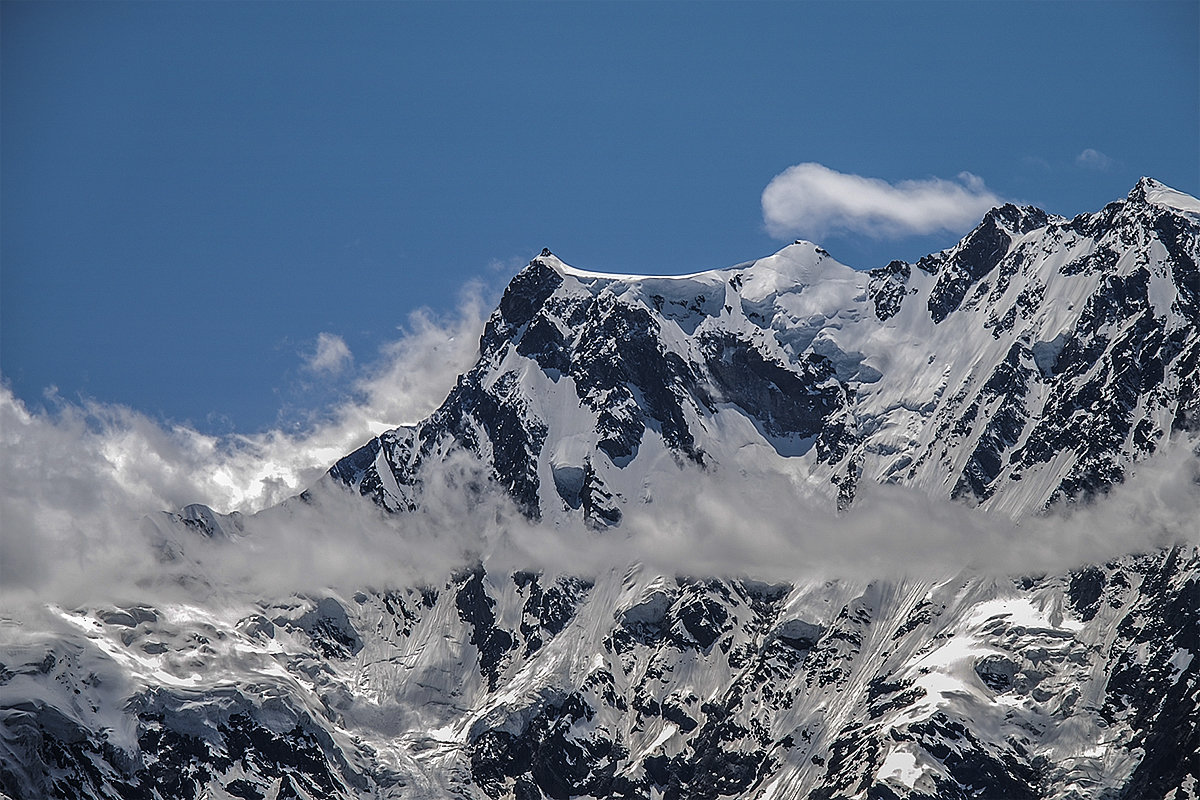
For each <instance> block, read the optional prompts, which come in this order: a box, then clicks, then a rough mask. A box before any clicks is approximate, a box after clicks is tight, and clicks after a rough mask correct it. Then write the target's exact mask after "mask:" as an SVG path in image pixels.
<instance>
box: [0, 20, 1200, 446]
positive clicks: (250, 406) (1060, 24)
mask: <svg viewBox="0 0 1200 800" xmlns="http://www.w3.org/2000/svg"><path fill="white" fill-rule="evenodd" d="M0 14H2V15H3V18H2V20H0V23H2V37H3V38H2V41H0V59H2V63H0V75H2V82H3V83H2V86H0V102H2V109H0V126H2V130H0V134H2V135H0V184H2V186H0V191H2V194H0V375H2V377H3V380H4V381H5V382H6V383H7V384H8V386H9V387H11V390H12V392H13V393H14V394H15V395H16V397H17V398H19V399H21V400H22V401H24V402H25V403H26V404H27V405H29V406H30V407H31V408H34V409H37V408H41V407H42V406H43V405H44V404H45V403H46V402H47V401H45V399H44V397H45V392H46V391H47V389H48V388H49V387H56V389H57V393H58V395H59V396H60V397H61V398H64V399H66V400H67V401H70V402H78V401H79V400H80V399H81V398H90V399H94V400H97V401H99V402H101V403H106V404H122V405H126V406H129V407H131V408H133V409H136V410H138V411H140V412H142V413H144V414H146V415H148V416H149V417H150V418H152V419H156V420H160V421H164V422H178V423H186V424H188V425H191V426H193V427H195V428H196V429H198V430H201V431H212V432H218V433H228V432H230V431H245V432H252V431H262V430H266V429H269V428H273V427H276V426H284V427H287V426H289V425H296V424H298V423H300V422H301V421H302V420H304V419H305V418H306V417H305V415H306V413H307V412H310V411H314V410H315V411H319V410H321V409H322V408H324V407H327V406H329V405H331V404H336V403H337V402H339V398H340V397H341V395H342V394H344V393H345V392H348V391H349V390H350V388H351V387H352V386H353V384H354V380H355V379H356V376H358V375H361V374H362V373H364V372H367V371H370V370H372V369H378V368H379V364H380V362H381V360H383V359H384V356H382V355H381V348H382V347H384V346H385V345H386V344H387V343H389V342H392V341H394V340H396V339H397V338H398V337H400V336H401V335H402V334H401V332H400V331H397V326H399V325H405V324H407V320H408V319H409V314H410V313H411V312H412V311H413V310H414V309H417V308H420V307H428V308H430V309H432V310H433V312H434V313H435V314H440V313H450V312H452V311H453V309H454V308H455V307H456V304H457V303H458V302H459V301H460V297H461V292H462V289H463V287H464V285H465V284H467V283H468V282H469V281H472V280H475V281H481V282H482V283H483V286H484V290H483V291H484V294H485V296H489V297H492V298H494V297H495V296H496V293H498V291H499V289H500V288H501V287H502V286H503V284H504V282H505V281H506V280H507V278H508V277H510V276H511V275H512V274H513V273H514V272H515V271H516V269H518V268H519V267H520V266H521V265H522V264H524V263H525V262H526V261H528V259H529V258H530V257H531V256H533V255H534V254H536V253H537V252H538V251H539V250H540V249H541V248H542V247H543V246H549V247H550V248H551V249H553V250H554V251H555V252H556V253H557V254H558V255H559V256H560V257H562V258H563V259H564V260H565V261H567V262H568V263H571V264H574V265H576V266H580V267H584V268H589V269H598V270H613V271H621V272H656V273H672V272H676V273H677V272H691V271H695V270H699V269H707V268H712V267H722V266H728V265H731V264H734V263H737V262H740V261H745V260H748V259H751V258H755V257H758V256H762V255H766V254H768V253H771V252H773V251H775V250H777V249H778V248H779V247H780V246H782V245H783V244H784V243H786V241H787V239H790V238H792V236H793V235H806V236H807V238H814V239H817V240H818V241H820V242H821V243H822V244H824V245H825V246H826V247H827V248H828V249H829V250H830V251H831V252H832V253H833V255H834V256H835V257H837V258H839V260H841V261H843V262H845V263H848V264H850V265H852V266H857V267H872V266H878V265H880V264H883V263H886V262H887V261H888V260H890V259H891V258H905V259H909V260H913V259H915V258H917V257H919V256H920V255H922V254H924V253H926V252H929V251H932V250H937V249H940V248H942V247H945V246H947V245H949V244H951V243H952V242H954V241H956V240H957V238H958V237H959V236H960V235H961V234H962V233H963V232H965V230H966V229H968V228H969V227H971V223H970V222H964V221H963V219H960V218H958V217H954V218H949V217H947V218H945V219H932V220H931V221H930V222H931V225H926V226H924V227H920V226H917V225H914V224H911V223H904V224H894V225H889V224H881V223H880V222H879V220H874V221H862V220H860V221H858V222H856V221H854V220H841V221H840V222H839V217H838V213H839V209H838V208H836V207H834V208H829V207H823V208H822V209H818V210H817V211H813V210H812V209H808V210H806V211H804V212H803V213H800V212H799V211H797V210H796V207H795V205H794V203H793V205H790V206H787V207H786V208H785V211H784V212H781V213H783V216H784V219H783V222H779V220H776V221H775V224H769V223H770V222H771V220H770V219H767V218H764V206H763V198H764V190H765V189H767V187H768V185H771V184H772V181H773V180H775V179H776V176H780V175H785V174H786V175H788V176H790V177H789V180H790V181H791V182H790V183H788V182H786V181H785V182H784V183H780V184H776V185H777V186H783V187H784V188H786V189H788V191H790V192H792V195H791V200H792V201H795V200H796V192H812V191H815V190H816V189H819V188H821V187H822V186H824V185H826V184H828V185H830V186H833V188H835V189H837V188H838V187H840V186H846V185H849V184H846V183H845V181H847V180H851V179H850V178H848V177H846V176H862V177H864V178H870V179H877V180H879V181H884V182H886V183H888V184H893V185H900V186H901V189H902V190H905V188H904V187H908V189H914V188H915V189H919V188H921V187H926V188H929V187H933V189H936V190H937V191H943V190H947V189H953V188H955V187H957V190H958V191H959V192H960V194H961V193H965V196H966V197H967V200H968V201H969V202H966V203H965V204H963V207H964V208H966V209H967V210H970V211H975V210H976V209H975V206H976V205H979V204H980V203H984V204H985V205H986V203H985V201H987V200H989V199H992V198H995V199H1003V200H1009V199H1012V200H1017V201H1021V202H1028V203H1033V204H1036V205H1039V206H1041V207H1043V208H1045V209H1047V210H1049V211H1052V212H1056V213H1060V214H1065V215H1071V214H1075V213H1079V212H1083V211H1092V210H1095V209H1098V208H1100V207H1101V206H1103V205H1104V204H1105V203H1106V202H1108V201H1110V200H1113V199H1116V198H1118V197H1121V196H1123V195H1124V194H1125V193H1126V192H1128V190H1129V189H1130V188H1131V187H1132V185H1133V184H1134V182H1135V181H1136V180H1137V178H1138V177H1140V176H1142V175H1151V176H1153V177H1156V178H1158V179H1160V180H1162V181H1164V182H1166V183H1168V184H1170V185H1172V186H1174V187H1175V188H1178V189H1180V190H1183V191H1186V192H1188V193H1191V194H1197V193H1200V142H1198V137H1200V133H1198V131H1200V66H1198V65H1200V52H1198V45H1200V33H1198V31H1200V4H1198V3H1196V2H1185V3H1171V2H1153V3H1149V2H1147V3H1142V2H1138V3H1106V2H1091V3H1074V2H1058V3H1021V2H1003V3H989V2H980V3H945V2H937V3H928V4H925V3H909V2H899V3H886V4H877V3H870V2H853V3H778V4H777V3H766V2H763V3H687V4H676V3H666V2H662V3H618V4H608V3H603V4H602V3H553V4H552V3H539V4H524V3H497V4H474V3H453V4H449V3H337V4H325V3H318V2H309V3H303V4H282V3H238V2H229V3H199V4H190V3H167V4H149V3H132V4H127V3H109V2H97V3H86V4H74V3H66V2H61V3H18V2H4V3H3V4H2V5H0ZM796 165H810V166H808V167H805V168H803V169H802V170H800V171H799V172H796V171H792V172H787V171H788V170H789V168H792V167H795V166H796ZM816 165H820V166H819V167H818V166H816ZM822 170H824V171H822ZM964 173H966V174H964ZM831 176H832V177H831ZM839 176H840V177H839ZM934 179H937V180H938V181H940V183H935V182H933V181H934ZM782 180H783V179H781V181H782ZM797 180H798V181H799V182H798V183H797V182H796V181H797ZM821 181H825V182H826V184H822V183H821ZM829 181H832V183H829ZM839 181H841V183H839ZM905 181H917V182H924V183H919V184H916V185H912V184H903V182H905ZM874 185H875V186H877V187H878V186H879V185H878V184H874ZM906 197H907V195H906ZM817 212H820V213H817ZM789 214H790V215H791V216H788V215H789ZM930 214H933V215H934V216H935V217H936V214H937V212H936V211H930ZM952 216H953V215H952ZM977 217H978V214H974V216H973V218H977ZM931 226H932V227H931ZM806 228H807V229H806ZM918 228H920V230H919V231H918ZM49 405H50V406H53V405H54V403H53V402H51V403H50V404H49Z"/></svg>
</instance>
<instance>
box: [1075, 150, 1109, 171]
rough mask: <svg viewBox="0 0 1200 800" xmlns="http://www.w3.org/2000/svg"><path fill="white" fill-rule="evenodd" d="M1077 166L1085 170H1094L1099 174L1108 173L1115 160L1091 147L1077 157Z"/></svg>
mask: <svg viewBox="0 0 1200 800" xmlns="http://www.w3.org/2000/svg"><path fill="white" fill-rule="evenodd" d="M1075 164H1076V165H1077V166H1080V167H1083V168H1084V169H1094V170H1097V171H1099V172H1106V171H1107V170H1108V169H1109V168H1110V167H1111V166H1112V165H1113V160H1112V159H1111V158H1109V157H1108V156H1106V155H1104V153H1101V152H1100V151H1099V150H1094V149H1092V148H1091V147H1089V148H1087V149H1086V150H1084V151H1083V152H1082V153H1080V154H1079V155H1077V156H1075Z"/></svg>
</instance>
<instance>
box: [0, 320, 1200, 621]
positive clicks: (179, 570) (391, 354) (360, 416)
mask: <svg viewBox="0 0 1200 800" xmlns="http://www.w3.org/2000/svg"><path fill="white" fill-rule="evenodd" d="M483 308H484V306H483V304H482V303H481V302H480V301H479V299H478V298H477V297H471V298H468V300H467V302H466V303H465V304H464V306H463V308H462V309H461V311H460V313H459V314H458V315H457V316H455V317H453V318H451V319H449V320H444V321H441V322H438V321H436V320H434V319H432V318H430V317H428V316H420V315H418V316H416V317H414V318H413V319H412V320H411V321H410V324H409V327H408V334H407V336H405V338H403V339H402V340H400V341H399V342H397V343H396V344H395V345H393V346H392V347H391V348H389V350H388V358H387V360H386V363H385V364H384V365H383V366H382V367H381V368H380V369H378V370H377V371H376V372H374V373H373V374H371V375H369V376H368V377H366V378H364V379H363V380H362V381H360V384H359V386H358V389H359V392H358V399H357V400H356V401H355V402H352V403H348V404H347V405H346V406H345V407H343V408H340V409H337V411H336V413H335V414H333V415H332V416H331V417H330V419H329V421H328V422H327V423H325V424H324V425H322V426H318V427H316V428H314V429H313V430H312V431H309V432H308V433H306V434H303V435H297V436H292V435H289V434H285V433H283V432H279V431H275V432H271V433H267V434H263V435H260V436H252V437H231V438H226V439H217V438H213V437H209V436H204V435H201V434H199V433H197V432H196V431H193V430H189V429H184V428H178V427H176V428H164V427H161V426H159V425H157V424H156V423H154V422H153V421H152V420H149V419H147V418H146V417H144V416H142V415H139V414H137V413H135V412H133V411H131V410H129V409H126V408H121V407H115V406H104V405H100V404H95V403H92V404H86V405H82V406H76V405H70V404H63V405H61V406H60V407H59V408H58V410H57V412H55V413H53V414H42V413H31V412H30V411H28V410H27V409H26V408H25V407H24V406H23V405H22V404H21V403H20V402H19V401H17V400H16V399H15V398H14V397H13V395H12V394H11V392H9V391H8V390H7V389H3V390H0V446H2V448H3V453H4V457H3V459H0V595H4V596H5V597H6V598H7V600H6V602H8V601H15V600H16V599H18V598H21V597H23V598H25V599H26V600H31V601H34V602H59V603H63V604H66V605H79V604H87V603H96V602H109V603H121V602H158V601H160V600H167V601H169V600H172V599H176V600H178V599H182V598H192V597H196V596H198V595H199V596H209V595H211V594H212V593H214V592H219V593H231V592H232V593H235V594H240V595H245V596H248V597H271V596H276V595H279V596H282V595H288V594H291V593H293V592H314V591H320V590H322V589H323V588H335V589H341V590H344V591H347V592H350V591H354V590H357V589H360V588H364V587H373V588H383V587H388V586H404V585H410V586H411V585H414V584H417V583H422V582H439V581H441V580H444V579H445V576H447V575H448V574H449V573H450V572H451V571H452V570H453V569H455V568H457V567H461V566H463V565H465V564H468V563H470V562H473V561H476V560H479V561H483V562H485V563H486V564H488V565H489V568H492V569H496V570H509V569H512V570H515V569H546V570H550V571H554V572H569V573H574V574H582V575H587V574H592V575H594V574H598V573H600V572H603V571H605V570H609V569H622V568H624V567H626V566H628V565H629V564H631V563H634V562H640V563H642V564H643V565H644V566H645V567H646V568H647V569H650V570H654V571H656V572H660V573H663V574H691V575H713V576H751V577H756V578H762V579H770V580H783V581H794V580H797V579H800V578H804V577H833V576H842V577H862V578H877V577H888V576H897V577H898V576H900V575H914V574H923V575H939V574H947V573H951V574H952V573H954V572H956V571H958V570H962V569H974V570H979V571H984V572H990V573H994V574H1027V573H1031V572H1047V571H1058V570H1066V569H1070V568H1073V567H1076V566H1079V565H1082V564H1085V563H1088V562H1097V561H1105V560H1109V559H1111V558H1114V557H1116V556H1119V555H1121V554H1124V553H1129V552H1141V551H1146V550H1151V549H1154V548H1157V547H1161V546H1165V545H1169V544H1171V543H1173V542H1176V541H1188V542H1196V541H1197V540H1198V539H1200V531H1198V530H1197V526H1196V523H1195V521H1196V519H1200V460H1198V459H1197V457H1196V455H1195V447H1196V442H1188V441H1182V440H1180V441H1176V442H1175V443H1174V445H1173V446H1172V447H1170V448H1167V450H1166V453H1165V455H1164V456H1162V457H1160V458H1158V459H1156V460H1153V461H1150V462H1147V463H1144V464H1141V465H1138V467H1137V468H1136V469H1135V470H1134V471H1133V475H1132V477H1131V479H1130V480H1129V481H1128V482H1127V483H1125V484H1124V485H1121V486H1118V487H1116V488H1115V489H1114V490H1113V491H1112V492H1111V494H1110V496H1109V497H1108V498H1106V499H1105V500H1104V501H1103V502H1101V503H1098V504H1096V505H1095V506H1086V505H1085V506H1080V507H1077V508H1074V509H1072V510H1071V511H1070V513H1067V512H1061V513H1054V514H1048V515H1044V516H1040V517H1028V518H1025V519H1022V520H1018V521H1013V520H1011V519H1009V518H1007V517H1003V518H1002V517H998V516H993V515H989V514H986V513H983V512H980V511H978V510H971V509H968V508H966V507H964V506H962V505H961V504H957V503H951V502H949V501H946V500H937V499H933V498H930V497H928V496H926V495H923V494H920V493H918V492H914V491H911V490H907V489H904V488H901V487H896V486H871V485H866V486H863V487H860V494H859V497H858V499H857V501H856V503H855V505H854V507H853V508H852V509H851V511H850V512H848V513H845V514H835V513H833V512H831V511H830V510H829V509H828V508H826V507H825V506H824V505H821V504H820V503H815V502H814V501H812V500H809V499H805V498H803V497H800V496H798V495H797V494H796V492H795V491H794V487H793V486H792V484H791V483H790V481H789V479H788V478H787V477H785V476H783V475H779V474H773V473H770V472H765V473H760V474H740V473H733V472H720V473H716V472H705V471H701V470H696V469H691V468H681V469H678V470H674V469H672V468H668V469H667V470H666V471H665V472H663V473H661V474H659V475H656V476H655V486H654V491H653V497H652V502H648V503H635V504H631V505H630V506H629V507H627V509H626V515H625V519H624V522H623V524H622V525H621V526H620V527H619V528H616V529H612V530H609V531H606V532H596V531H591V530H588V529H586V528H585V527H584V526H583V525H582V524H577V525H559V526H550V525H539V524H534V523H531V522H529V521H528V520H526V519H525V518H523V517H522V516H521V515H520V514H519V513H517V511H516V510H515V509H514V508H513V506H512V504H511V503H510V502H509V501H508V499H507V498H506V496H505V495H504V494H503V493H502V492H500V491H499V490H496V489H495V488H494V487H493V489H492V490H485V491H482V492H480V491H478V490H477V488H476V487H478V486H480V485H484V484H486V479H485V476H484V474H483V472H482V467H481V465H480V464H479V463H478V462H477V461H475V460H474V459H473V458H472V457H469V456H467V455H464V454H458V455H456V456H452V457H450V458H448V459H447V460H446V461H444V462H442V463H440V464H437V465H435V466H434V467H433V468H431V469H430V471H428V472H427V473H426V474H425V475H424V487H423V493H422V503H423V507H422V509H421V510H420V511H418V512H416V513H411V514H398V515H389V514H386V513H384V512H383V511H382V510H380V509H379V508H378V507H376V506H375V505H373V504H372V503H370V502H369V501H367V500H364V499H363V498H360V497H358V496H356V495H354V494H352V493H348V492H345V491H343V490H341V489H340V488H338V487H336V486H332V485H328V484H323V483H322V482H321V481H320V477H321V475H322V474H323V472H324V471H325V470H326V469H327V468H328V467H329V465H330V464H331V463H332V462H333V461H335V460H336V459H337V458H339V457H340V456H342V455H344V454H345V453H347V452H349V451H351V450H352V449H354V448H355V447H357V446H358V445H360V444H361V443H362V442H363V441H364V440H365V439H366V438H368V437H369V436H370V435H371V434H372V433H375V432H378V431H379V430H383V429H384V428H387V427H392V426H394V425H395V424H397V423H404V422H412V421H416V420H417V419H419V418H421V417H423V416H425V415H426V414H428V413H429V411H431V410H432V409H433V408H434V407H435V406H436V405H437V404H438V403H440V401H441V400H442V399H443V398H444V396H445V394H446V393H447V391H448V390H449V389H450V387H451V386H452V385H453V383H454V380H455V378H456V376H457V375H458V374H459V372H460V371H462V370H463V369H465V368H466V367H467V366H468V365H469V364H470V363H471V361H472V359H473V358H474V357H475V354H476V348H477V341H478V334H479V331H480V330H481V328H482V321H483ZM312 486H316V489H315V490H314V491H313V493H312V501H311V502H302V501H299V500H290V501H288V502H287V503H284V504H283V505H281V506H277V505H276V504H277V503H279V501H281V500H283V499H284V498H287V497H292V496H294V495H295V494H297V493H298V492H299V491H300V490H302V489H304V488H306V487H312ZM197 502H200V503H205V504H207V505H210V506H214V507H215V508H217V509H218V510H220V511H234V510H240V511H244V512H247V513H246V514H245V515H243V516H239V517H238V518H237V519H236V521H235V520H226V521H225V522H224V523H223V524H224V525H225V527H226V528H227V530H228V532H229V533H231V534H232V536H230V537H225V536H217V537H211V538H210V537H208V536H205V535H204V534H203V533H201V532H200V531H199V530H197V529H196V528H195V527H194V526H189V525H187V524H184V523H182V522H180V521H179V519H178V518H177V517H173V516H172V515H171V514H168V513H164V512H167V511H178V510H179V509H181V508H182V507H183V506H185V505H187V504H190V503H197ZM268 507H269V508H268ZM264 508H266V509H267V510H266V511H264V512H263V513H260V514H255V515H251V514H250V513H249V512H254V511H258V510H260V509H264Z"/></svg>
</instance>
